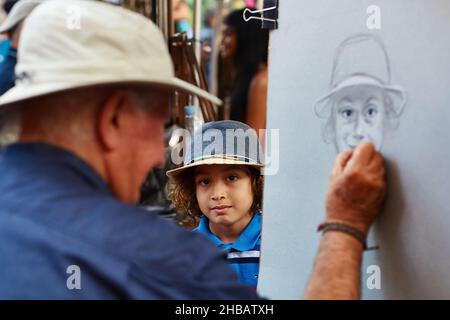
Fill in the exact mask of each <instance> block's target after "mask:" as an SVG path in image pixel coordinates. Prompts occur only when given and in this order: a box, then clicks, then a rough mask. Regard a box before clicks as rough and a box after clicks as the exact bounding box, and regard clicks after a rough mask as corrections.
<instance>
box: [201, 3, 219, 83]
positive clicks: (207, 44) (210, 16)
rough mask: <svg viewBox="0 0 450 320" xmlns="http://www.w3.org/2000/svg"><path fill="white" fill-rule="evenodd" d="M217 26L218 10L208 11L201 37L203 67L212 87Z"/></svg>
mask: <svg viewBox="0 0 450 320" xmlns="http://www.w3.org/2000/svg"><path fill="white" fill-rule="evenodd" d="M216 25H217V13H216V9H209V10H208V11H206V14H205V19H204V23H203V29H202V32H201V35H200V38H201V41H202V65H203V68H204V69H205V74H206V78H207V80H208V85H209V87H211V59H212V57H213V56H214V41H215V29H216Z"/></svg>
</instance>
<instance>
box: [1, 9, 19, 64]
mask: <svg viewBox="0 0 450 320" xmlns="http://www.w3.org/2000/svg"><path fill="white" fill-rule="evenodd" d="M17 1H18V0H6V1H3V2H2V11H3V12H0V15H1V17H0V22H1V23H3V21H4V20H5V19H6V15H8V14H9V12H10V11H11V9H12V7H13V5H14V4H15V3H16V2H17ZM10 46H11V40H9V39H8V36H6V35H3V34H2V35H0V63H2V62H3V61H4V60H5V59H6V57H7V56H8V51H9V47H10Z"/></svg>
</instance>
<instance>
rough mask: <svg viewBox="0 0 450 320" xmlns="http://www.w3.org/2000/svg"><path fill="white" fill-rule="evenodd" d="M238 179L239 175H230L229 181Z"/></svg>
mask: <svg viewBox="0 0 450 320" xmlns="http://www.w3.org/2000/svg"><path fill="white" fill-rule="evenodd" d="M237 179H238V177H237V176H228V180H229V181H236V180H237Z"/></svg>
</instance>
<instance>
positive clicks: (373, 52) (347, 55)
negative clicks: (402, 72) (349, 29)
mask: <svg viewBox="0 0 450 320" xmlns="http://www.w3.org/2000/svg"><path fill="white" fill-rule="evenodd" d="M356 86H373V87H376V88H379V89H382V90H383V91H384V93H385V94H386V95H388V97H389V99H390V101H391V103H392V105H391V106H392V109H393V111H394V112H395V114H396V115H397V116H399V115H400V114H401V113H402V111H403V109H404V107H405V105H406V101H407V92H406V91H405V90H404V89H403V88H402V87H400V86H396V85H392V84H391V67H390V61H389V56H388V54H387V51H386V48H385V46H384V44H383V42H382V41H381V39H379V38H378V37H376V36H374V35H372V34H356V35H352V36H350V37H348V38H347V39H345V40H344V41H343V42H342V43H341V44H340V45H339V47H338V48H337V49H336V53H335V57H334V62H333V69H332V73H331V81H330V90H329V91H328V92H327V93H326V94H325V95H323V96H322V97H320V98H319V99H317V100H316V101H315V103H314V111H315V113H316V115H317V116H318V117H320V118H327V117H329V116H330V114H331V110H332V102H333V100H332V97H333V96H334V95H335V94H336V93H338V92H339V91H341V90H343V89H346V88H351V87H356Z"/></svg>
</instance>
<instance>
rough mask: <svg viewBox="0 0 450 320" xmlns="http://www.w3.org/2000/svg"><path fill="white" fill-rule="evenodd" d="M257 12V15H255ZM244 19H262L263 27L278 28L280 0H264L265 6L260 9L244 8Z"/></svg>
mask: <svg viewBox="0 0 450 320" xmlns="http://www.w3.org/2000/svg"><path fill="white" fill-rule="evenodd" d="M255 14H257V15H255ZM243 16H244V21H246V22H247V21H250V20H261V21H262V28H263V29H269V30H275V29H278V0H264V8H263V9H260V10H251V9H249V8H247V9H245V10H244V14H243Z"/></svg>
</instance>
